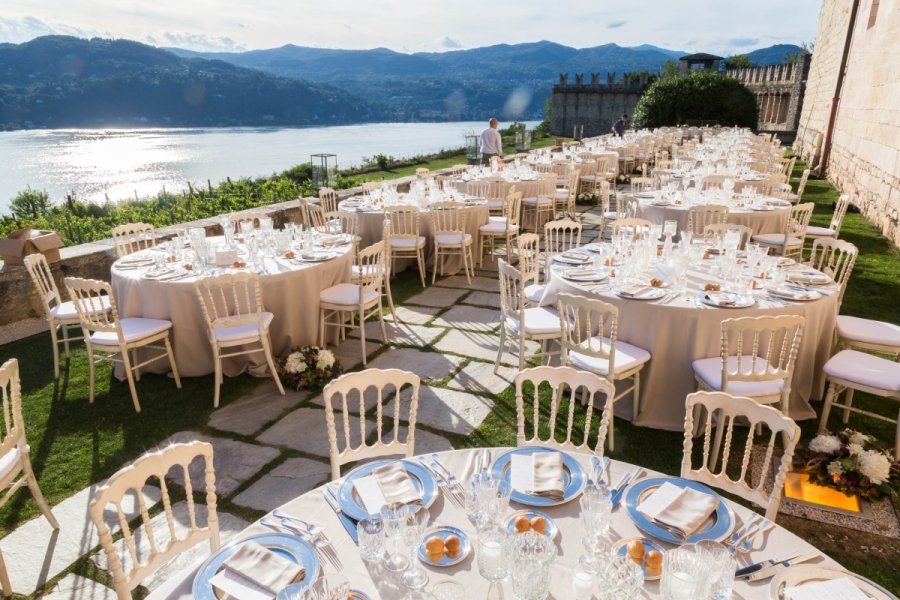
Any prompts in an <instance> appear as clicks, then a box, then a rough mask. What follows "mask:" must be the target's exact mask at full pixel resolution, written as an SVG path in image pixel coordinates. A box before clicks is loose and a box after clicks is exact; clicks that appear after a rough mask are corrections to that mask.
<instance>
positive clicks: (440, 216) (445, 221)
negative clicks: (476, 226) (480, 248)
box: [431, 202, 475, 285]
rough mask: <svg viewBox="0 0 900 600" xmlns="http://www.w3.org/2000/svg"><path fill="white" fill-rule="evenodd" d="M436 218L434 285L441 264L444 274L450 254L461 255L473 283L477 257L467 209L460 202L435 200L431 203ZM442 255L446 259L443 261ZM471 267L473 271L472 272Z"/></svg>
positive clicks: (442, 273) (467, 278)
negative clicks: (474, 251)
mask: <svg viewBox="0 0 900 600" xmlns="http://www.w3.org/2000/svg"><path fill="white" fill-rule="evenodd" d="M431 217H432V219H433V220H434V270H433V271H432V273H431V283H432V285H434V282H435V280H436V279H437V274H438V265H440V272H441V276H443V275H444V262H446V259H447V257H448V256H459V257H460V259H461V260H462V263H463V270H464V271H465V272H466V281H468V282H469V283H472V275H474V274H475V259H474V258H473V257H472V246H473V240H472V235H471V234H469V233H466V210H465V208H463V207H462V206H460V205H459V203H458V202H435V203H434V204H432V205H431ZM441 257H443V258H444V261H441ZM470 269H471V273H470Z"/></svg>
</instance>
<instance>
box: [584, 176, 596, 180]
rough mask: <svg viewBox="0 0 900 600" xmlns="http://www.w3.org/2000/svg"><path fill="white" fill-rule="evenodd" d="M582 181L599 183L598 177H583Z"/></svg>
mask: <svg viewBox="0 0 900 600" xmlns="http://www.w3.org/2000/svg"><path fill="white" fill-rule="evenodd" d="M581 180H582V181H597V176H596V175H582V176H581Z"/></svg>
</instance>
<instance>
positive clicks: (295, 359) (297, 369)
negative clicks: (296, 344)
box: [284, 352, 307, 373]
mask: <svg viewBox="0 0 900 600" xmlns="http://www.w3.org/2000/svg"><path fill="white" fill-rule="evenodd" d="M306 369H307V367H306V361H305V360H304V359H303V354H302V353H300V352H291V353H290V354H288V357H287V358H286V359H285V360H284V370H285V372H287V373H302V372H303V371H305V370H306Z"/></svg>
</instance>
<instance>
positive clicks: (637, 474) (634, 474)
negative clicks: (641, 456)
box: [612, 467, 644, 508]
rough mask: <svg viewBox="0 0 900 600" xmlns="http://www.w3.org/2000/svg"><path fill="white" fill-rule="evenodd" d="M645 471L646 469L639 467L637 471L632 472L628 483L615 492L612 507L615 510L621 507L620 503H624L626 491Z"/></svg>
mask: <svg viewBox="0 0 900 600" xmlns="http://www.w3.org/2000/svg"><path fill="white" fill-rule="evenodd" d="M643 470H644V469H642V468H640V467H638V468H637V469H635V470H634V471H632V473H631V477H629V478H628V481H626V482H625V483H623V484H622V486H621V487H619V488H618V489H616V491H615V492H613V495H612V507H613V508H615V507H617V506H618V505H619V503H620V502H621V501H622V496H623V495H624V494H625V490H626V489H627V488H628V486H629V485H631V484H632V483H633V482H634V480H635V479H637V478H638V477H640V476H641V472H642V471H643Z"/></svg>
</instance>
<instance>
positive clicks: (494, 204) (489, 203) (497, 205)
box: [487, 198, 504, 208]
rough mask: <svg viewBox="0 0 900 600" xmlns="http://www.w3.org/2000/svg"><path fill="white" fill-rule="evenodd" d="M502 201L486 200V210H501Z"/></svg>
mask: <svg viewBox="0 0 900 600" xmlns="http://www.w3.org/2000/svg"><path fill="white" fill-rule="evenodd" d="M503 205H504V201H503V200H501V199H500V198H488V201H487V207H488V208H503Z"/></svg>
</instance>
